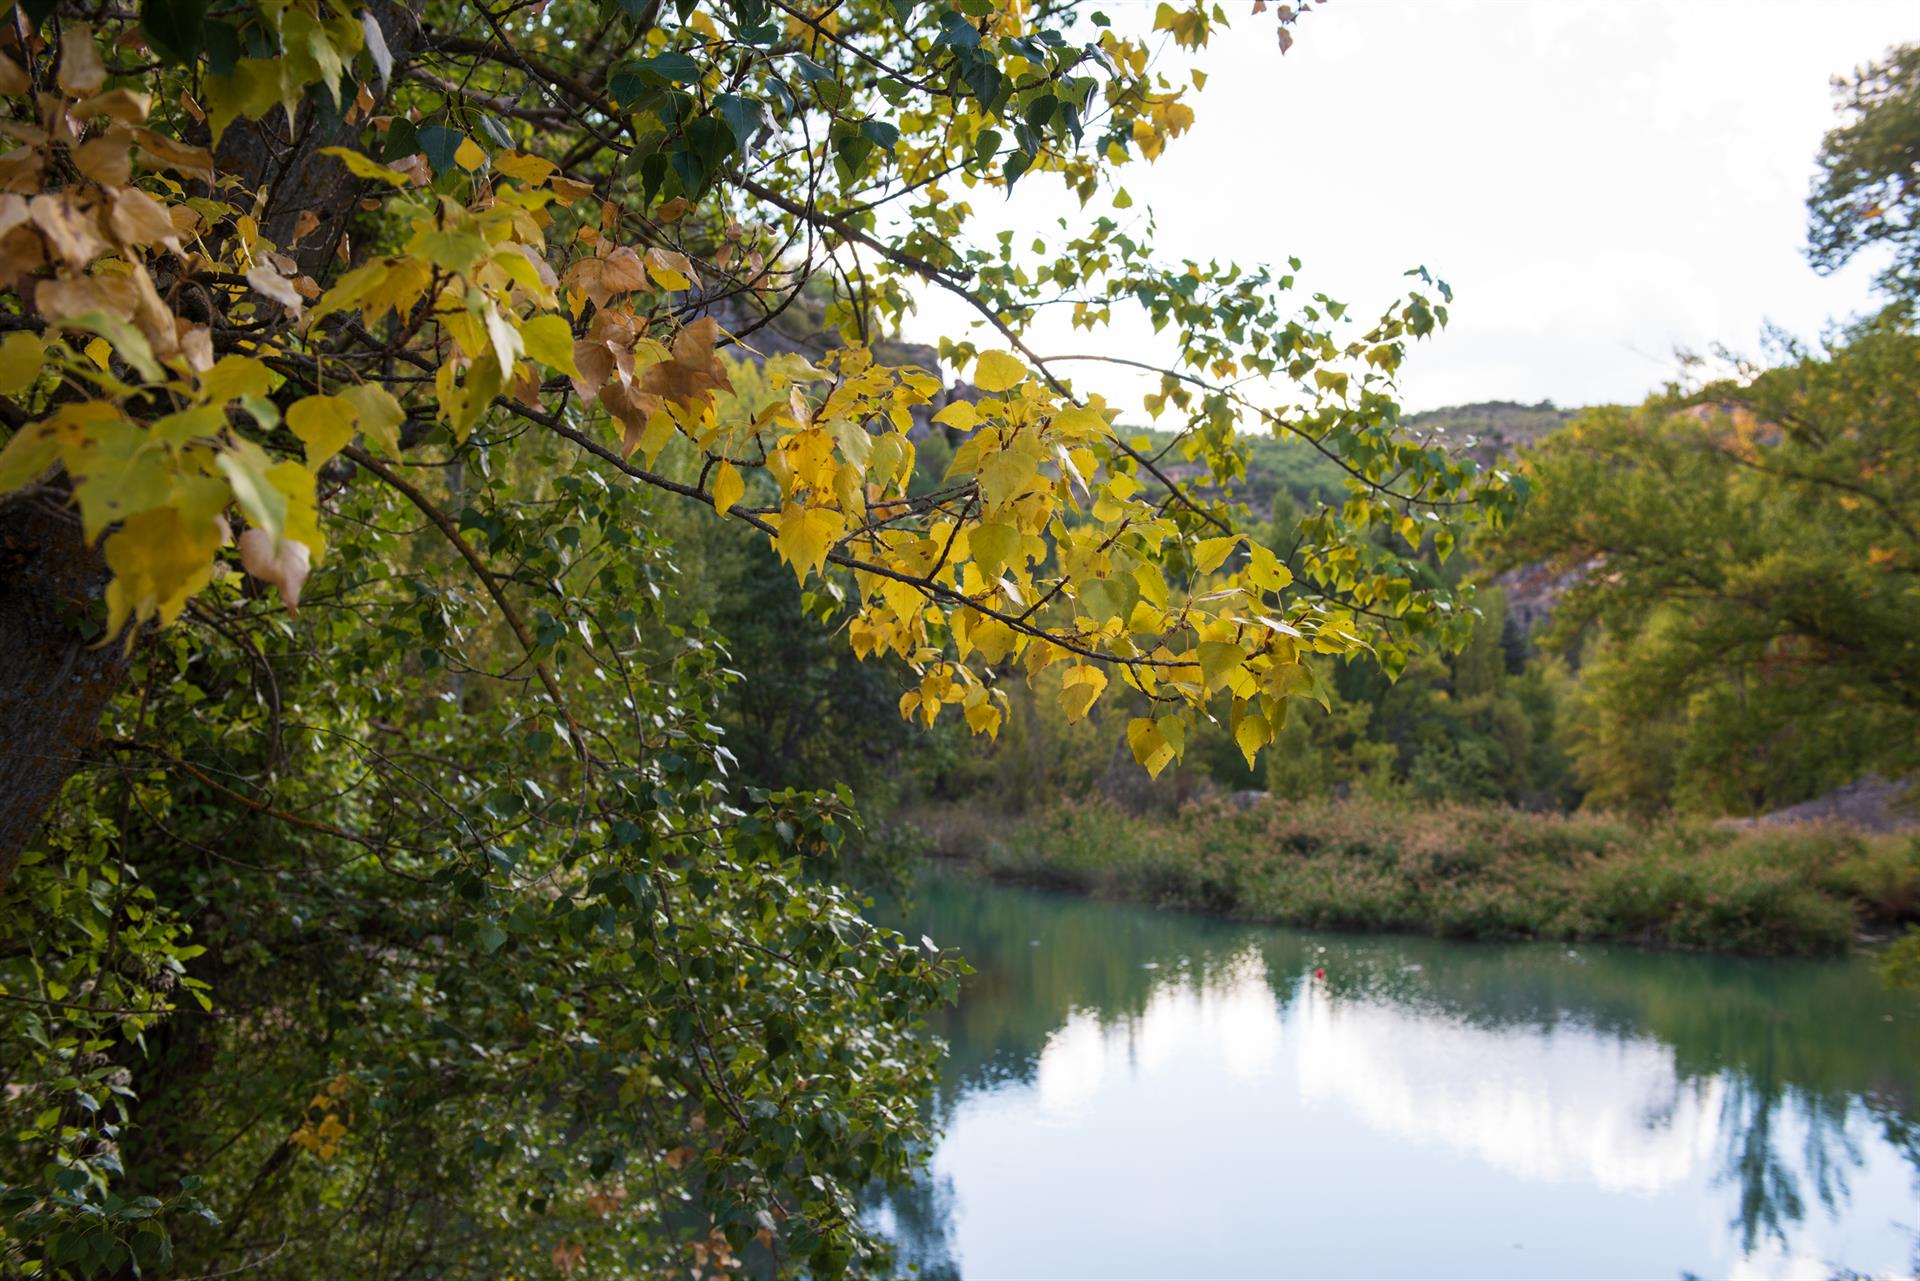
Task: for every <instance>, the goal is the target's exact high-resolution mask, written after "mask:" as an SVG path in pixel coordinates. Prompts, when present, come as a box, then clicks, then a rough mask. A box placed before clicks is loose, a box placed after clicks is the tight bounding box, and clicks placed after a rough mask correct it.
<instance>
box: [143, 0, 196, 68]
mask: <svg viewBox="0 0 1920 1281" xmlns="http://www.w3.org/2000/svg"><path fill="white" fill-rule="evenodd" d="M206 24H207V0H141V4H140V32H141V34H142V35H144V36H145V37H146V38H147V44H148V46H149V47H151V48H152V49H153V51H154V52H155V53H157V54H159V55H160V57H161V58H162V59H163V60H165V61H167V62H173V63H187V62H192V61H193V60H194V59H195V58H198V57H199V56H200V54H201V52H202V51H203V50H204V49H205V48H206V47H207V33H206Z"/></svg>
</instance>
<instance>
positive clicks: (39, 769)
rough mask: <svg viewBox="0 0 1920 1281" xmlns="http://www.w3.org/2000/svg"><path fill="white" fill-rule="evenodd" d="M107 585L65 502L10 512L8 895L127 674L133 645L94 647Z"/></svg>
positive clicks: (2, 576)
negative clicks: (49, 809) (25, 852)
mask: <svg viewBox="0 0 1920 1281" xmlns="http://www.w3.org/2000/svg"><path fill="white" fill-rule="evenodd" d="M107 578H108V574H107V566H106V562H105V561H103V560H101V558H100V552H99V549H98V548H94V547H88V546H87V545H86V544H85V543H83V542H82V541H81V537H80V521H79V519H78V518H77V517H75V516H74V515H73V514H72V513H71V512H69V511H67V510H65V509H64V508H63V507H62V506H61V505H59V503H58V501H57V499H56V498H54V497H47V496H39V497H33V498H17V499H15V500H14V501H12V502H9V503H7V504H6V505H5V506H0V655H5V658H6V676H5V679H0V890H5V889H6V887H7V886H8V884H9V883H11V882H12V880H13V870H14V868H15V866H17V865H18V863H19V861H20V852H21V850H23V849H24V848H25V847H26V844H27V842H28V840H30V839H31V838H32V836H33V834H34V833H35V832H36V831H37V830H39V827H40V821H41V818H42V816H43V815H44V814H45V813H46V810H47V807H48V806H50V805H52V804H53V801H54V798H55V797H56V796H58V795H59V792H60V788H61V785H62V784H64V783H65V782H66V781H67V778H68V776H69V775H71V774H72V773H73V771H74V770H75V769H76V768H78V767H79V765H80V764H81V763H82V762H83V761H85V760H86V757H87V753H88V750H89V749H90V748H91V746H92V744H93V739H94V734H95V732H96V730H97V729H98V726H99V723H100V714H101V712H102V711H103V710H105V708H106V705H107V701H108V700H109V699H111V698H112V697H113V695H114V692H115V691H116V690H118V689H119V688H120V684H121V681H122V680H123V679H125V677H126V674H127V651H126V647H125V646H124V645H122V644H119V643H118V642H114V643H109V644H106V645H101V646H96V644H95V643H94V642H96V641H98V640H99V633H100V621H101V614H100V607H101V597H102V594H103V593H104V591H105V589H106V584H107Z"/></svg>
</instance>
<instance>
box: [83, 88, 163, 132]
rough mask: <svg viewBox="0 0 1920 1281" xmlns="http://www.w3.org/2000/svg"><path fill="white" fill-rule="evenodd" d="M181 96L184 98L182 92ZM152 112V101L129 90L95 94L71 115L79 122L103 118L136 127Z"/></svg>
mask: <svg viewBox="0 0 1920 1281" xmlns="http://www.w3.org/2000/svg"><path fill="white" fill-rule="evenodd" d="M181 96H182V97H185V91H184V90H182V92H181ZM189 101H191V100H190V99H189ZM152 110H153V99H152V98H150V97H148V96H147V95H146V94H144V93H135V92H134V91H133V90H131V89H109V90H107V91H106V92H105V93H102V94H95V95H94V96H93V97H91V98H88V99H87V100H86V101H85V102H81V103H76V104H75V105H74V108H73V114H74V115H75V116H76V117H78V118H79V119H81V120H91V119H93V118H94V117H95V116H105V117H106V118H107V119H109V120H112V121H115V122H116V123H119V124H123V125H137V124H142V123H144V122H145V121H146V118H147V113H148V112H150V111H152Z"/></svg>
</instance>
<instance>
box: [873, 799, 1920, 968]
mask: <svg viewBox="0 0 1920 1281" xmlns="http://www.w3.org/2000/svg"><path fill="white" fill-rule="evenodd" d="M895 821H896V823H897V824H899V825H900V826H901V827H904V828H905V829H907V830H908V831H909V832H911V833H915V834H917V841H918V842H919V843H921V844H922V845H923V846H924V847H925V849H926V850H927V852H928V853H930V854H931V855H933V856H935V857H938V858H941V859H942V860H945V861H952V862H958V863H960V864H962V865H964V866H965V867H966V868H968V869H970V870H971V871H972V872H974V873H975V874H978V875H981V876H983V877H985V878H987V879H989V880H993V881H998V882H1003V883H1010V884H1020V885H1028V886H1034V887H1040V888H1050V889H1059V890H1068V891H1073V892H1077V893H1083V894H1089V895H1093V896H1095V897H1099V898H1107V899H1115V900H1122V901H1127V902H1134V903H1141V904H1145V905H1149V906H1155V907H1166V908H1175V909H1181V910H1187V911H1197V912H1206V913H1211V914H1216V915H1222V916H1229V917H1233V918H1236V919H1240V920H1246V921H1253V922H1259V923H1264V924H1273V925H1289V926H1304V927H1316V928H1328V929H1343V930H1356V931H1394V932H1403V933H1415V934H1427V935H1432V936H1435V937H1439V938H1451V939H1476V940H1488V941H1495V940H1524V939H1541V940H1558V941H1566V942H1603V941H1604V942H1619V943H1631V944H1636V945H1640V946H1644V947H1652V948H1672V949H1682V950H1694V951H1713V952H1731V953H1738V954H1743V955H1750V956H1829V957H1830V956H1841V955H1845V954H1847V953H1848V952H1850V951H1852V950H1853V948H1854V947H1855V945H1856V944H1857V943H1860V942H1873V941H1879V940H1881V939H1883V938H1890V937H1892V936H1894V935H1895V934H1897V933H1898V932H1899V931H1900V930H1901V929H1902V927H1904V926H1906V925H1910V924H1913V923H1915V922H1916V921H1920V833H1914V832H1906V833H1894V834H1873V833H1865V832H1861V831H1858V830H1855V829H1852V828H1847V827H1842V826H1839V825H1833V824H1799V825H1792V826H1780V827H1746V828H1741V827H1734V826H1729V825H1723V824H1715V823H1712V822H1709V821H1706V820H1700V819H1672V820H1667V821H1662V822H1654V823H1641V822H1635V821H1631V820H1627V819H1623V818H1617V817H1611V816H1605V815H1591V814H1572V815H1563V814H1536V813H1529V812H1526V811H1523V810H1518V809H1513V808H1507V807H1499V806H1484V805H1481V806H1476V805H1461V804H1443V805H1432V806H1425V805H1413V804H1391V803H1382V802H1377V801H1368V800H1329V801H1309V802H1300V803H1287V802H1272V801H1265V802H1261V803H1259V804H1256V805H1252V806H1248V807H1244V808H1242V807H1237V806H1235V805H1233V804H1232V803H1230V802H1227V801H1206V802H1200V803H1193V804H1188V805H1185V806H1182V807H1181V808H1180V809H1178V810H1177V811H1173V812H1168V813H1132V812H1129V811H1127V810H1125V809H1123V808H1121V807H1120V806H1117V805H1113V804H1111V803H1105V802H1088V803H1080V804H1073V805H1065V806H1061V807H1059V808H1057V809H1055V810H1053V811H1049V812H1039V813H1032V814H1027V815H1007V814H1001V813H995V812H992V811H991V810H989V809H986V808H983V807H980V806H967V805H934V806H923V807H917V808H914V809H912V810H908V811H902V812H901V813H899V814H897V815H895ZM909 839H916V838H915V837H909Z"/></svg>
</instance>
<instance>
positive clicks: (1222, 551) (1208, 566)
mask: <svg viewBox="0 0 1920 1281" xmlns="http://www.w3.org/2000/svg"><path fill="white" fill-rule="evenodd" d="M1239 545H1240V535H1238V534H1228V535H1226V536H1225V537H1223V538H1203V539H1201V540H1200V541H1199V542H1198V543H1197V544H1195V545H1194V549H1193V571H1194V573H1196V574H1211V573H1212V572H1213V571H1214V570H1216V569H1218V568H1220V562H1221V561H1224V560H1225V559H1226V558H1227V555H1228V553H1230V552H1232V551H1233V549H1234V548H1235V547H1237V546H1239Z"/></svg>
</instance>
